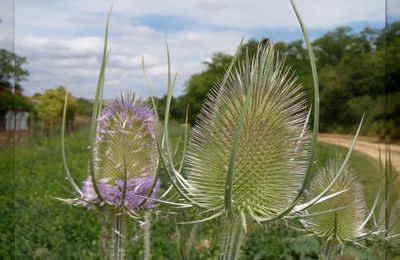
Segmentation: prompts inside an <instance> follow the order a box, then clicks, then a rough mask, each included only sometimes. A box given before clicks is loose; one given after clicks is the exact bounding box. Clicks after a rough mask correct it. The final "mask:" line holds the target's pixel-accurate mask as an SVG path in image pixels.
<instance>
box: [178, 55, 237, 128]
mask: <svg viewBox="0 0 400 260" xmlns="http://www.w3.org/2000/svg"><path fill="white" fill-rule="evenodd" d="M231 60H232V56H231V55H228V54H223V53H215V54H214V55H213V56H212V59H211V62H204V63H203V64H205V65H206V66H207V68H206V70H205V71H203V72H201V73H199V74H195V75H193V76H192V77H191V78H190V79H189V80H188V82H187V83H186V89H185V98H184V99H185V103H187V104H188V105H189V111H190V113H189V122H191V123H193V122H194V120H195V118H196V117H197V115H198V114H199V113H200V109H201V105H202V103H203V100H205V98H206V97H207V95H208V93H209V92H210V90H211V89H212V88H213V87H217V85H216V82H218V81H220V80H221V79H222V76H223V74H224V72H225V70H226V69H227V68H228V66H229V64H230V62H231Z"/></svg>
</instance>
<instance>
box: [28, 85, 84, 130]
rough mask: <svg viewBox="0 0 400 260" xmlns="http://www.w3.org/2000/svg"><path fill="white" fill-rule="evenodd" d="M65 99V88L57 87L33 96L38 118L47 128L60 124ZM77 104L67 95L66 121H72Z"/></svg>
mask: <svg viewBox="0 0 400 260" xmlns="http://www.w3.org/2000/svg"><path fill="white" fill-rule="evenodd" d="M64 99H65V88H64V87H63V86H59V87H58V88H56V89H47V90H46V91H45V92H44V93H43V94H42V95H40V94H39V95H35V96H34V100H35V101H36V109H37V116H38V118H39V119H40V120H41V121H42V122H43V123H44V124H45V125H46V126H49V127H53V126H54V125H58V124H60V122H61V118H62V113H63V107H64ZM76 106H77V102H76V99H75V98H74V97H72V96H71V94H70V93H68V105H67V120H68V121H73V119H74V117H75V113H76Z"/></svg>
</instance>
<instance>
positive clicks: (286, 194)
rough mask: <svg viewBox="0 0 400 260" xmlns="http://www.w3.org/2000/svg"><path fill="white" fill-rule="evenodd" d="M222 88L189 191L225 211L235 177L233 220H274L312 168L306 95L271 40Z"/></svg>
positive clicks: (195, 135) (207, 120) (190, 163)
mask: <svg viewBox="0 0 400 260" xmlns="http://www.w3.org/2000/svg"><path fill="white" fill-rule="evenodd" d="M216 89H217V90H214V91H213V92H212V93H211V95H209V97H208V99H207V101H206V103H205V106H204V107H203V109H202V111H201V115H200V116H199V119H198V121H197V123H196V125H195V126H194V127H193V129H192V132H191V136H190V139H189V146H188V151H187V156H186V167H185V169H186V173H185V174H186V176H187V179H188V182H189V183H190V186H189V189H188V192H189V193H190V194H191V196H192V199H193V200H194V201H195V202H196V203H197V204H199V205H201V206H202V207H204V208H206V209H208V210H213V211H215V212H221V214H222V213H224V212H225V203H226V202H225V201H224V196H225V193H226V192H227V178H229V177H231V178H232V179H231V187H229V188H230V189H231V190H230V192H231V195H230V200H231V211H230V212H231V213H232V217H233V218H235V219H241V218H245V219H249V220H254V221H259V220H261V219H268V218H271V219H274V218H276V217H277V215H278V214H279V213H280V212H282V211H283V210H284V209H285V208H287V207H288V206H289V205H290V204H291V202H292V201H294V200H295V198H296V196H297V193H298V190H299V189H300V187H301V185H302V181H303V178H304V174H305V170H306V167H307V159H308V155H309V151H308V149H309V147H308V146H309V141H308V138H307V135H303V134H302V133H303V129H304V125H305V122H306V117H307V116H306V114H307V113H306V109H307V108H306V102H305V96H304V93H303V92H302V90H301V88H300V86H299V85H298V84H297V83H296V82H295V79H294V78H293V77H292V76H291V73H290V71H289V69H288V68H285V67H284V65H283V60H282V59H281V58H279V56H278V55H277V53H276V52H275V51H274V48H273V45H272V44H270V43H268V44H266V45H265V46H264V45H259V46H258V49H257V52H256V55H255V56H254V57H253V58H252V59H251V58H250V57H248V56H247V55H246V57H245V59H244V60H243V61H241V62H240V64H239V66H238V67H237V68H236V69H234V70H233V71H232V72H231V73H229V74H228V75H227V78H226V80H225V82H224V83H223V84H220V85H219V86H218V88H216ZM249 93H251V94H249ZM247 97H248V98H247ZM246 102H247V110H246V112H245V113H244V114H242V107H243V106H244V104H245V103H246ZM241 117H243V120H242V126H241V134H240V138H239V140H238V145H237V146H236V147H235V148H236V151H235V153H236V154H235V161H234V162H231V161H230V160H231V157H232V149H233V148H232V147H234V144H235V138H236V136H235V134H236V131H235V130H236V129H237V127H238V122H241ZM232 163H233V164H234V165H232ZM232 168H234V169H232ZM231 171H233V172H231ZM230 175H231V176H230Z"/></svg>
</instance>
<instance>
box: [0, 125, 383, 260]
mask: <svg viewBox="0 0 400 260" xmlns="http://www.w3.org/2000/svg"><path fill="white" fill-rule="evenodd" d="M179 132H180V130H179V126H178V125H177V124H175V125H173V127H172V129H171V138H172V139H173V140H175V141H176V140H177V136H178V135H179ZM87 145H88V131H87V130H82V131H80V132H77V133H74V134H72V135H69V136H68V137H67V139H66V149H67V158H68V162H69V166H70V170H71V173H72V174H73V175H74V177H75V180H76V182H77V183H82V181H83V179H84V178H85V177H86V175H87V168H88V158H89V157H88V151H87ZM337 152H338V153H344V152H345V149H342V148H336V147H335V146H332V145H325V144H320V145H319V146H318V163H317V167H318V165H322V164H323V163H324V162H325V161H326V160H327V159H328V158H330V157H332V156H333V157H334V156H335V155H336V153H337ZM0 156H1V164H0V167H1V172H2V173H4V174H2V176H3V181H2V182H1V183H0V185H1V186H0V188H1V189H0V192H1V193H0V196H1V197H0V203H1V204H0V214H1V216H5V217H2V221H1V224H0V225H1V226H0V227H1V234H0V258H1V259H10V258H11V259H12V258H15V259H100V256H101V253H100V241H99V231H100V227H99V224H98V221H97V215H96V214H95V212H93V211H87V210H86V209H83V208H79V207H72V206H68V205H65V204H63V203H61V202H59V201H57V200H55V198H54V197H62V198H71V197H72V195H71V194H70V192H69V191H68V190H69V186H68V182H67V180H66V179H65V178H64V175H63V168H62V163H61V162H62V160H61V151H60V144H59V137H54V138H51V139H49V140H42V141H40V142H37V143H35V144H32V145H28V146H24V147H21V148H17V149H16V150H15V153H14V152H13V150H11V149H7V150H2V151H0ZM14 159H15V160H14ZM350 164H351V166H352V167H353V168H354V169H355V171H356V172H357V174H358V176H359V179H360V181H361V182H362V183H363V185H364V190H365V193H366V197H367V200H368V202H369V204H371V201H372V200H373V198H374V193H375V191H376V188H377V184H378V178H379V164H378V163H377V162H376V161H373V160H371V159H369V158H368V157H366V156H364V155H362V154H359V153H357V152H355V153H354V155H353V157H352V159H351V162H350ZM163 179H164V186H165V183H166V182H167V181H166V179H165V178H163ZM161 208H162V207H161ZM173 213H174V212H172V213H171V214H168V215H165V214H162V215H160V217H159V218H158V220H156V221H155V222H154V224H153V226H152V234H151V237H152V240H151V241H152V255H153V259H166V258H169V259H179V258H181V256H182V255H181V253H180V251H179V249H178V242H179V236H181V238H182V240H181V242H182V243H181V245H183V247H181V248H183V249H182V251H184V242H185V241H186V240H187V238H188V236H189V234H190V229H191V226H177V225H175V222H176V221H178V220H182V219H188V218H192V217H193V214H194V213H192V212H175V213H177V214H173ZM215 226H217V225H215V223H205V224H201V225H198V227H197V231H196V233H195V235H196V236H195V238H194V239H193V241H194V243H193V244H194V248H193V250H192V252H191V254H190V258H193V259H199V258H201V259H214V258H215V257H216V256H217V254H218V246H219V237H218V234H219V230H217V229H216V228H215ZM130 228H131V234H132V237H134V235H133V233H136V234H139V235H140V234H141V231H140V230H138V229H137V228H136V229H135V228H134V227H133V226H132V227H130ZM177 228H178V229H180V230H181V232H180V233H177ZM301 235H302V234H299V233H298V232H297V231H293V230H290V229H288V228H286V227H283V226H281V225H272V226H270V227H268V228H261V229H259V230H258V231H256V232H253V233H252V234H251V235H250V236H249V238H248V240H247V243H246V247H245V249H244V256H245V258H246V259H266V258H274V259H276V258H281V259H282V258H283V259H310V258H316V257H317V253H318V251H319V246H320V243H319V241H318V240H317V239H315V238H312V237H303V236H301ZM14 249H15V250H14ZM351 250H353V251H356V252H358V253H357V254H360V252H362V253H363V254H364V255H366V257H370V258H371V259H374V255H373V253H372V252H370V251H368V250H362V251H360V250H358V251H357V249H354V248H350V249H349V252H350V251H351ZM128 251H129V252H128V255H129V256H133V257H132V258H131V257H130V259H142V257H143V239H142V238H139V239H137V240H136V241H132V243H131V246H130V247H129V249H128ZM351 252H352V251H351Z"/></svg>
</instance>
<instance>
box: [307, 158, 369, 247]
mask: <svg viewBox="0 0 400 260" xmlns="http://www.w3.org/2000/svg"><path fill="white" fill-rule="evenodd" d="M339 167H340V165H339V163H338V162H336V161H334V160H330V161H329V162H328V163H327V165H325V166H324V167H322V168H321V169H320V170H319V171H318V172H317V173H316V176H315V177H314V179H313V180H312V181H311V183H310V187H309V189H308V191H307V197H308V196H309V197H310V198H313V197H315V196H317V195H318V194H319V193H321V192H322V191H323V190H324V189H325V188H326V187H327V186H328V185H329V184H330V183H331V182H332V180H333V179H334V178H335V176H336V174H337V172H338V170H339ZM344 190H346V191H345V192H343V193H341V194H339V195H337V196H335V197H333V198H330V199H328V200H325V201H323V202H321V203H317V204H315V205H313V206H312V207H310V208H309V209H308V212H307V213H309V214H317V213H321V212H326V211H329V210H334V209H337V210H335V211H332V212H329V213H326V214H321V215H316V216H314V217H307V218H305V219H304V220H302V222H303V224H304V225H305V227H306V228H308V229H309V230H311V231H312V232H313V233H314V234H316V235H317V236H319V237H322V238H324V239H326V240H327V241H330V240H337V241H352V240H354V239H355V238H357V237H360V236H362V235H363V231H364V230H363V229H362V228H361V227H362V223H363V221H364V220H365V217H366V216H365V215H366V204H365V199H364V195H363V191H362V186H361V184H360V183H359V181H358V180H357V178H356V177H355V176H354V173H353V171H352V170H351V168H350V167H349V166H347V165H346V166H345V168H344V172H343V174H342V175H341V176H340V177H339V179H338V180H337V181H336V182H335V184H334V185H333V187H332V188H331V189H330V190H329V192H328V193H327V194H326V195H331V194H334V193H336V192H340V191H344ZM306 199H307V198H306Z"/></svg>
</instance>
